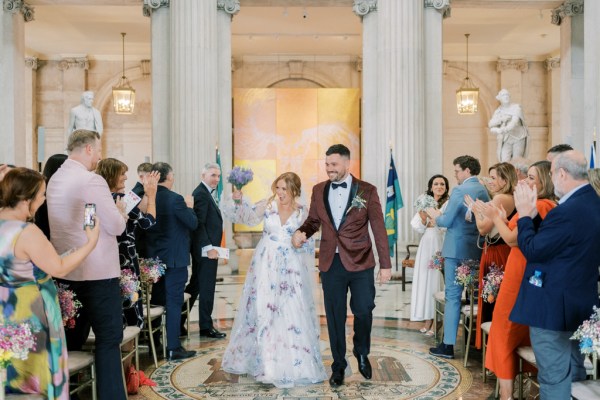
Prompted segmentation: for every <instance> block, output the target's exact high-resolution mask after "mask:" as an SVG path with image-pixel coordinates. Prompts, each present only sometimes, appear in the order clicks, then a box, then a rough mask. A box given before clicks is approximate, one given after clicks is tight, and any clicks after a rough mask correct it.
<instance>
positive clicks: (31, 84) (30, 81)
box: [24, 57, 39, 170]
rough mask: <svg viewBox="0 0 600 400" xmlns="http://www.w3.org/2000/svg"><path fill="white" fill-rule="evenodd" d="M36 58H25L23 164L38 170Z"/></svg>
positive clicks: (37, 61)
mask: <svg viewBox="0 0 600 400" xmlns="http://www.w3.org/2000/svg"><path fill="white" fill-rule="evenodd" d="M38 63H39V60H38V59H37V57H25V82H24V85H25V164H24V166H26V167H27V168H33V169H35V170H38V137H37V117H36V114H37V107H36V104H37V102H36V97H37V96H36V87H37V69H38Z"/></svg>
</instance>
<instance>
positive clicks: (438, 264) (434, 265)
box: [427, 251, 444, 271]
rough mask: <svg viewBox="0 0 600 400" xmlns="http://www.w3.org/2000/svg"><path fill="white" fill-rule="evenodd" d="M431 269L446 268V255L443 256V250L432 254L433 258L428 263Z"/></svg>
mask: <svg viewBox="0 0 600 400" xmlns="http://www.w3.org/2000/svg"><path fill="white" fill-rule="evenodd" d="M427 267H429V269H437V270H438V271H443V270H444V257H442V252H441V251H436V252H435V254H434V255H433V256H431V260H429V263H428V264H427Z"/></svg>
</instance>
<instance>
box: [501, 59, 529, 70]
mask: <svg viewBox="0 0 600 400" xmlns="http://www.w3.org/2000/svg"><path fill="white" fill-rule="evenodd" d="M508 69H516V70H517V71H521V72H527V70H528V69H529V63H528V62H527V60H524V59H505V58H499V59H498V61H497V63H496V71H506V70H508Z"/></svg>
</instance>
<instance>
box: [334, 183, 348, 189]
mask: <svg viewBox="0 0 600 400" xmlns="http://www.w3.org/2000/svg"><path fill="white" fill-rule="evenodd" d="M340 186H341V187H343V188H344V189H346V188H347V187H348V184H347V183H346V182H342V183H333V182H332V183H331V187H332V188H333V189H334V190H335V189H337V188H339V187H340Z"/></svg>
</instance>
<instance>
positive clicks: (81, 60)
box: [58, 57, 90, 71]
mask: <svg viewBox="0 0 600 400" xmlns="http://www.w3.org/2000/svg"><path fill="white" fill-rule="evenodd" d="M74 67H79V68H82V69H86V70H87V69H90V62H89V60H88V58H87V57H66V58H63V59H62V60H60V61H59V62H58V69H59V70H61V71H65V70H67V69H69V68H74Z"/></svg>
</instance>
